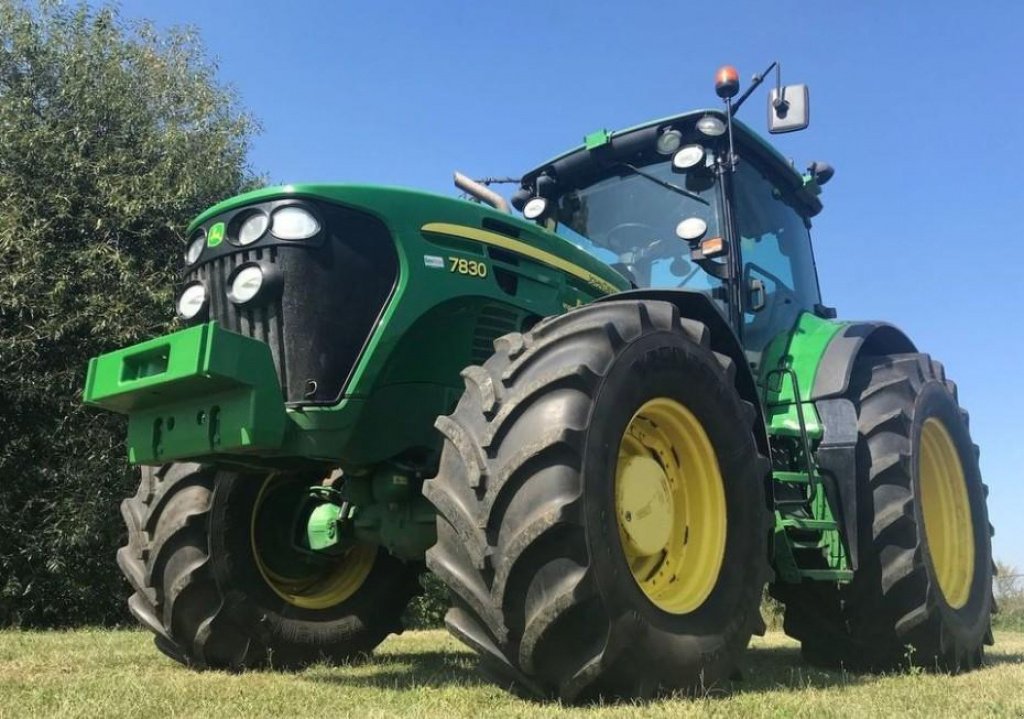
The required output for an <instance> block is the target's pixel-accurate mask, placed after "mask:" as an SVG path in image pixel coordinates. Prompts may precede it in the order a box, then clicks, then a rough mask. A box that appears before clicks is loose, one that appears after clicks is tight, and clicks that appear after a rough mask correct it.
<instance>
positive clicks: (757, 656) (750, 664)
mask: <svg viewBox="0 0 1024 719" xmlns="http://www.w3.org/2000/svg"><path fill="white" fill-rule="evenodd" d="M1014 663H1024V654H1020V653H1013V654H989V655H988V656H986V658H985V666H984V667H982V668H981V669H980V670H979V671H984V670H985V668H986V667H994V666H998V665H1001V664H1014ZM907 674H909V672H903V673H898V675H907ZM891 676H893V675H892V674H875V673H868V672H852V671H846V670H842V669H825V668H821V667H817V666H814V665H811V664H808V663H807V662H806V661H805V660H804V659H803V658H802V656H801V654H800V650H799V648H797V647H757V648H754V649H751V650H750V651H748V652H747V654H746V656H745V657H744V661H743V670H742V676H741V677H738V678H737V680H735V681H732V682H730V683H729V686H728V687H722V688H721V689H720V690H710V691H708V692H707V693H706V695H705V696H707V697H708V698H716V697H727V696H730V695H737V694H755V693H767V692H772V691H779V690H787V691H789V690H793V689H808V688H814V689H829V688H836V687H851V686H860V685H864V684H870V683H873V682H875V681H879V680H881V679H884V678H886V677H891ZM305 678H306V679H307V680H308V681H313V682H323V683H331V684H346V685H349V686H362V687H376V688H381V689H398V690H403V689H417V688H444V687H451V686H462V687H467V686H489V685H491V682H490V681H488V679H487V678H486V677H484V676H483V675H481V673H480V672H479V671H478V670H477V664H476V660H475V658H474V657H472V656H471V655H467V654H466V653H464V652H453V651H426V652H396V653H388V654H382V655H379V656H374V657H371V658H369V659H368V660H366V661H362V662H359V663H357V664H351V665H348V666H347V667H341V668H338V670H327V671H326V672H322V673H315V674H310V675H307V676H306V677H305Z"/></svg>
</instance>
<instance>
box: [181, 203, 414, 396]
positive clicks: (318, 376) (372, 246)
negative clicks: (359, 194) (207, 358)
mask: <svg viewBox="0 0 1024 719" xmlns="http://www.w3.org/2000/svg"><path fill="white" fill-rule="evenodd" d="M296 202H302V203H303V206H304V207H306V208H308V209H309V210H311V211H313V212H314V213H315V214H316V216H317V217H318V219H319V220H320V222H321V227H322V228H323V230H322V231H321V232H320V233H319V234H318V235H316V236H314V237H313V238H310V239H309V240H305V241H294V242H291V241H287V240H279V239H277V238H275V237H273V236H272V235H271V234H270V233H267V234H265V235H264V236H263V237H261V238H260V239H259V240H257V241H256V243H254V244H253V245H250V246H249V247H245V248H243V247H239V246H237V245H235V244H232V238H233V235H232V233H233V232H234V231H235V230H234V228H235V226H236V225H237V224H238V219H239V218H244V217H245V213H251V212H253V211H262V212H266V213H267V214H268V215H269V214H271V213H272V212H273V211H274V209H275V208H277V207H279V206H281V205H282V204H295V203H296ZM218 222H222V223H224V224H225V226H226V227H227V234H228V237H227V239H225V241H224V242H222V243H220V244H219V245H217V246H215V247H212V248H207V249H206V250H205V251H204V254H203V256H202V257H201V259H200V264H199V265H197V266H196V267H195V268H192V269H191V270H190V271H189V272H188V274H187V275H186V280H187V281H196V280H199V281H201V282H203V283H204V284H205V285H206V288H207V291H208V297H209V302H210V306H209V319H211V320H216V321H217V322H218V323H219V324H220V325H221V326H222V327H223V328H224V329H226V330H230V331H232V332H237V333H239V334H241V335H245V336H246V337H251V338H253V339H256V340H259V341H261V342H265V343H266V344H267V345H268V346H269V347H270V351H271V354H272V355H273V358H274V365H275V367H276V368H277V374H278V379H279V380H280V382H281V391H282V394H283V396H284V400H285V402H287V403H288V404H290V405H333V404H335V403H337V402H338V401H339V400H340V399H341V398H342V396H343V393H344V392H345V391H346V388H347V387H348V383H349V380H350V378H351V376H352V373H353V371H354V369H355V366H356V362H357V360H358V359H359V356H360V355H361V353H362V351H363V349H364V347H365V346H366V343H367V342H368V340H369V337H370V335H371V333H372V332H373V329H374V327H375V325H376V323H377V321H378V320H379V318H380V316H381V314H382V313H383V311H384V308H385V307H386V305H387V302H388V298H389V297H390V296H391V293H392V291H393V290H394V287H395V283H396V281H397V279H398V256H397V253H396V250H395V243H394V240H393V239H392V237H391V234H390V232H388V229H387V227H386V226H385V225H384V223H383V222H381V221H380V220H378V219H376V218H375V217H372V216H370V215H367V214H365V213H363V212H360V211H358V210H354V209H351V208H347V207H342V206H339V205H334V204H331V203H326V202H324V203H314V202H311V201H307V200H294V199H284V200H274V201H271V202H266V203H261V204H258V205H250V206H247V207H242V208H239V209H236V210H231V211H229V212H227V213H225V214H223V215H219V216H218V217H214V218H211V219H210V220H208V221H207V222H206V223H204V225H203V229H206V230H207V231H209V227H208V226H209V225H212V224H214V223H218ZM247 262H258V263H259V264H260V265H262V266H263V267H264V270H265V271H267V272H270V273H272V275H273V279H272V281H271V282H272V285H268V287H267V290H266V292H268V293H269V292H271V291H273V293H274V294H272V295H271V294H267V295H266V296H265V298H264V299H262V300H261V298H260V295H259V294H257V296H256V297H255V298H254V299H253V300H252V301H251V302H250V303H248V304H247V305H246V306H244V307H240V306H238V305H236V304H235V303H233V302H231V300H229V299H228V289H229V287H228V284H229V283H228V280H229V278H230V277H231V274H232V272H234V271H235V270H236V269H237V268H238V267H239V266H240V265H242V264H244V263H247ZM271 286H272V287H273V290H271ZM261 291H262V290H261Z"/></svg>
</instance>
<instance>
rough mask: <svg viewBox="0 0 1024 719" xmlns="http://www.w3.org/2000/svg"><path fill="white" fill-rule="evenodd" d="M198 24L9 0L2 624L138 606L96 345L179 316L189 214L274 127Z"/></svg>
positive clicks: (0, 347) (220, 192)
mask: <svg viewBox="0 0 1024 719" xmlns="http://www.w3.org/2000/svg"><path fill="white" fill-rule="evenodd" d="M215 74H216V66H215V65H214V63H213V62H212V61H211V60H210V58H209V57H208V55H207V54H206V52H205V50H204V48H203V46H202V44H201V42H200V40H199V39H198V37H197V35H196V33H195V32H194V31H192V30H189V29H174V30H170V31H168V32H166V33H159V32H157V31H156V30H155V29H154V28H153V27H152V26H151V25H149V24H146V23H129V22H127V21H125V20H123V19H122V18H120V17H119V15H118V13H117V10H116V9H115V8H113V7H110V6H106V7H101V8H94V7H92V8H91V7H89V6H88V5H86V4H84V3H83V4H81V5H77V6H65V5H63V4H60V3H57V2H52V1H44V2H41V3H34V4H32V5H29V4H27V3H25V2H22V0H0V626H3V625H4V624H16V625H34V626H60V625H69V624H76V623H83V622H99V623H110V622H115V621H118V620H120V619H121V618H123V617H125V616H126V612H125V610H124V608H123V607H124V597H125V596H126V595H127V593H128V590H127V585H126V584H124V583H123V580H122V579H121V576H120V573H119V572H118V570H117V568H116V566H115V564H114V552H115V550H116V548H117V546H118V545H119V544H120V542H121V537H122V532H123V522H122V521H121V518H120V516H119V515H118V504H119V501H120V499H121V498H123V497H124V496H126V495H128V494H131V493H133V492H134V485H135V483H136V479H135V471H134V470H132V469H131V468H130V467H129V466H128V465H127V463H126V459H125V451H124V446H123V440H124V434H125V427H124V422H123V420H122V419H121V418H120V417H116V416H112V415H109V414H105V413H101V412H98V411H94V410H90V409H86V408H84V407H82V405H81V387H82V384H83V380H84V375H85V368H86V364H87V362H88V360H89V358H90V357H91V356H93V355H96V354H99V353H101V352H105V351H109V350H112V349H116V348H119V347H123V346H126V345H128V344H131V343H134V342H138V341H140V340H142V339H145V338H149V337H152V336H154V335H155V334H158V333H161V332H163V331H165V330H166V329H168V326H169V323H170V320H171V318H172V317H173V292H174V288H175V286H176V277H177V270H178V268H179V267H180V266H181V257H182V252H183V251H184V246H185V238H184V236H183V232H184V228H185V226H186V224H187V222H188V221H189V220H190V219H191V218H192V217H193V216H195V215H196V214H198V212H200V211H201V210H202V209H204V208H205V207H207V206H209V205H211V204H213V203H214V202H216V201H218V200H221V199H223V198H225V197H228V196H231V195H234V194H237V193H238V192H239V191H241V190H243V189H247V187H249V186H251V185H252V183H253V182H254V178H253V177H252V175H251V173H250V171H249V169H248V166H247V164H246V162H247V160H246V157H247V153H248V148H249V142H250V140H251V138H252V136H253V135H254V133H255V132H256V124H255V121H254V120H253V118H252V116H251V115H250V114H249V113H248V112H247V111H246V110H244V109H243V108H241V106H240V103H239V100H238V98H237V96H236V95H235V94H234V93H233V91H232V90H231V89H230V88H227V87H224V86H222V85H220V84H218V82H217V80H216V78H215Z"/></svg>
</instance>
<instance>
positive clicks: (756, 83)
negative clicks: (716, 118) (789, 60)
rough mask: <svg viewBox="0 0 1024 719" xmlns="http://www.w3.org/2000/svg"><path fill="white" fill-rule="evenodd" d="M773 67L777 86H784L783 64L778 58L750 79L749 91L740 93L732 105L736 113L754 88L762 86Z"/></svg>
mask: <svg viewBox="0 0 1024 719" xmlns="http://www.w3.org/2000/svg"><path fill="white" fill-rule="evenodd" d="M773 68H774V69H775V85H776V86H777V87H781V86H782V65H780V64H779V61H778V60H776V61H775V62H773V63H772V64H771V65H769V66H768V68H767V69H766V70H765V71H764V72H762V73H761V74H760V75H754V79H753V80H751V81H750V87H748V88H747V91H746V92H744V93H743V94H742V95H740V98H739V99H738V100H737V101H736V102H734V103H733V105H732V113H733V114H734V115H735V114H736V113H737V112H739V110H740V105H742V104H743V102H744V101H745V100H746V99H747V98H748V97H750V95H751V93H752V92H754V90H756V89H757V88H759V87H760V86H761V83H762V82H764V78H765V76H766V75H767V74H768V73H770V72H771V71H772V69H773ZM780 97H781V93H780Z"/></svg>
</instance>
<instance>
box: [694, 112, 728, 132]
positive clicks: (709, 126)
mask: <svg viewBox="0 0 1024 719" xmlns="http://www.w3.org/2000/svg"><path fill="white" fill-rule="evenodd" d="M697 130H698V131H699V132H701V133H702V134H704V135H707V136H708V137H718V136H719V135H721V134H722V133H723V132H725V123H724V122H722V121H721V120H719V119H718V118H717V117H715V116H714V115H705V116H704V117H702V118H701V119H699V120H697Z"/></svg>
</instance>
